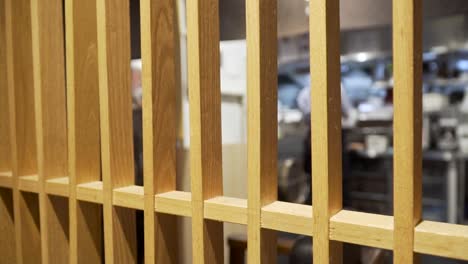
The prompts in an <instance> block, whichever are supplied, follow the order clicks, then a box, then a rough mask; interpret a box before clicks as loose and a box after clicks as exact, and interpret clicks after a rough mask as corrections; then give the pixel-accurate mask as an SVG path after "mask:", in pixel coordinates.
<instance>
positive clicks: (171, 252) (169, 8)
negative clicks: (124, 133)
mask: <svg viewBox="0 0 468 264" xmlns="http://www.w3.org/2000/svg"><path fill="white" fill-rule="evenodd" d="M176 7H177V5H176V0H161V1H151V0H143V1H141V10H140V13H141V25H142V35H141V36H142V40H141V43H142V64H143V75H142V78H143V118H144V122H143V129H144V130H143V140H144V146H145V148H144V150H143V151H144V194H145V200H144V208H145V227H146V232H145V262H146V263H178V252H177V250H175V249H176V248H177V245H178V242H177V236H176V235H175V234H176V233H177V219H176V217H175V216H170V215H163V214H159V213H155V211H154V208H155V203H154V201H155V199H154V195H155V194H160V193H164V192H169V191H174V190H175V189H176V168H177V164H176V137H177V126H178V123H177V120H178V116H177V99H176V95H177V94H178V90H180V87H179V84H180V81H179V80H178V77H179V75H178V74H177V71H178V70H179V69H178V65H179V62H178V60H179V56H178V55H177V54H178V53H179V49H178V47H179V46H178V39H179V36H178V28H177V19H178V18H177V8H176Z"/></svg>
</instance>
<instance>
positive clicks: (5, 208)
mask: <svg viewBox="0 0 468 264" xmlns="http://www.w3.org/2000/svg"><path fill="white" fill-rule="evenodd" d="M5 1H6V0H1V1H0V47H1V48H0V172H3V173H5V172H8V174H9V175H11V169H12V164H11V146H10V118H9V114H8V113H9V107H8V106H9V104H8V83H7V50H6V46H7V43H6V41H7V39H6V9H5V8H6V3H5ZM0 234H2V235H1V236H0V256H2V260H3V261H5V263H15V262H16V255H15V223H14V219H13V192H12V190H11V189H6V188H0Z"/></svg>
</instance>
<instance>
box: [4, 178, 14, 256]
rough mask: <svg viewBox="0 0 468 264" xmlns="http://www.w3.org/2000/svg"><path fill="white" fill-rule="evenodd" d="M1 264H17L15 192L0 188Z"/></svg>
mask: <svg viewBox="0 0 468 264" xmlns="http://www.w3.org/2000/svg"><path fill="white" fill-rule="evenodd" d="M0 216H1V218H0V234H2V235H1V236H0V254H1V259H0V263H5V264H7V263H16V251H15V221H14V213H13V192H12V190H11V187H10V188H9V189H6V188H0Z"/></svg>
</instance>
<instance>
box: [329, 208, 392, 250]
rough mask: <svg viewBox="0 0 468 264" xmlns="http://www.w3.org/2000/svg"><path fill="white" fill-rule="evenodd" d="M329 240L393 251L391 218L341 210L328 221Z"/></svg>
mask: <svg viewBox="0 0 468 264" xmlns="http://www.w3.org/2000/svg"><path fill="white" fill-rule="evenodd" d="M330 239H332V240H335V241H343V242H346V243H353V244H359V245H365V246H369V247H376V248H384V249H393V217H392V216H385V215H376V214H368V213H362V212H353V211H347V210H341V211H340V212H338V213H337V214H335V215H334V216H333V217H332V218H331V219H330Z"/></svg>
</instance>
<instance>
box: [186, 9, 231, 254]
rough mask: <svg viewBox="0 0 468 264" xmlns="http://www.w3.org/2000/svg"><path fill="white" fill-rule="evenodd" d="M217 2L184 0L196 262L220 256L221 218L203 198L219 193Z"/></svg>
mask: <svg viewBox="0 0 468 264" xmlns="http://www.w3.org/2000/svg"><path fill="white" fill-rule="evenodd" d="M218 5H219V3H218V0H198V1H188V2H187V43H188V85H189V104H190V175H191V187H192V240H193V241H196V242H194V243H192V254H193V262H194V263H221V262H223V259H224V257H223V256H224V254H223V252H224V249H223V245H224V243H223V224H222V223H221V222H215V221H211V220H206V219H205V218H204V201H205V200H207V199H210V198H213V197H216V196H221V195H222V193H223V183H222V179H223V178H222V168H221V166H222V151H221V87H220V61H219V58H220V57H219V12H218V10H219V6H218Z"/></svg>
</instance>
